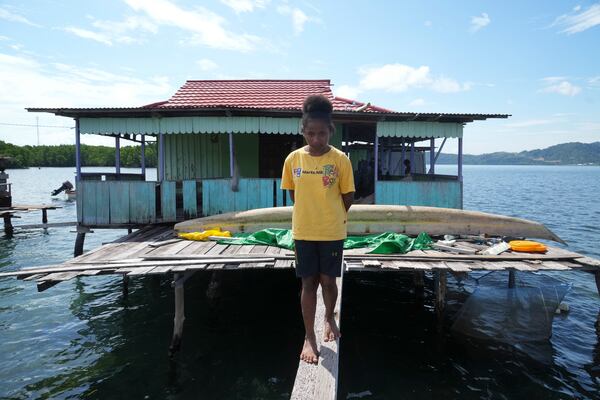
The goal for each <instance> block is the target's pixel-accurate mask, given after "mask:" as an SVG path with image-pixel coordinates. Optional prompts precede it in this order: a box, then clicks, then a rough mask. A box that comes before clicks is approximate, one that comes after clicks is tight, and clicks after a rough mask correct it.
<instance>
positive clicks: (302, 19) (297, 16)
mask: <svg viewBox="0 0 600 400" xmlns="http://www.w3.org/2000/svg"><path fill="white" fill-rule="evenodd" d="M277 12H279V13H280V14H282V15H291V17H292V26H293V28H294V34H295V35H299V34H301V33H302V32H303V31H304V24H306V23H307V22H309V21H315V22H316V21H318V20H317V19H316V18H313V17H309V16H308V15H306V13H304V11H302V10H301V9H299V8H296V7H290V6H289V5H287V4H284V5H281V6H279V7H277Z"/></svg>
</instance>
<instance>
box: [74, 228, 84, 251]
mask: <svg viewBox="0 0 600 400" xmlns="http://www.w3.org/2000/svg"><path fill="white" fill-rule="evenodd" d="M84 242H85V232H77V238H76V239H75V250H74V251H73V256H74V257H78V256H80V255H82V254H83V243H84Z"/></svg>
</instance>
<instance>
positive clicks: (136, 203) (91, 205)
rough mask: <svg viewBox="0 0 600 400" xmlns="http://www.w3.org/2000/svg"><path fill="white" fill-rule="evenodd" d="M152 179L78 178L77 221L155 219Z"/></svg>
mask: <svg viewBox="0 0 600 400" xmlns="http://www.w3.org/2000/svg"><path fill="white" fill-rule="evenodd" d="M155 188H156V183H155V182H140V181H79V183H78V185H77V206H78V208H80V209H81V212H80V213H78V216H77V222H79V223H80V224H83V225H110V224H139V223H152V222H157V219H156V190H155Z"/></svg>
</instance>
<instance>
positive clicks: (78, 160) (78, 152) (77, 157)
mask: <svg viewBox="0 0 600 400" xmlns="http://www.w3.org/2000/svg"><path fill="white" fill-rule="evenodd" d="M75 170H76V173H77V175H76V177H75V186H76V187H77V182H79V181H80V180H81V134H80V132H79V118H75Z"/></svg>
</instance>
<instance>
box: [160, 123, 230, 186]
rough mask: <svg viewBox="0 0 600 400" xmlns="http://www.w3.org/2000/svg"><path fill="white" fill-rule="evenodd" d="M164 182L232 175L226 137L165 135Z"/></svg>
mask: <svg viewBox="0 0 600 400" xmlns="http://www.w3.org/2000/svg"><path fill="white" fill-rule="evenodd" d="M164 139H165V179H166V180H170V181H178V180H185V179H203V178H224V177H228V176H229V138H228V136H227V135H223V134H219V135H165V136H164Z"/></svg>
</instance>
